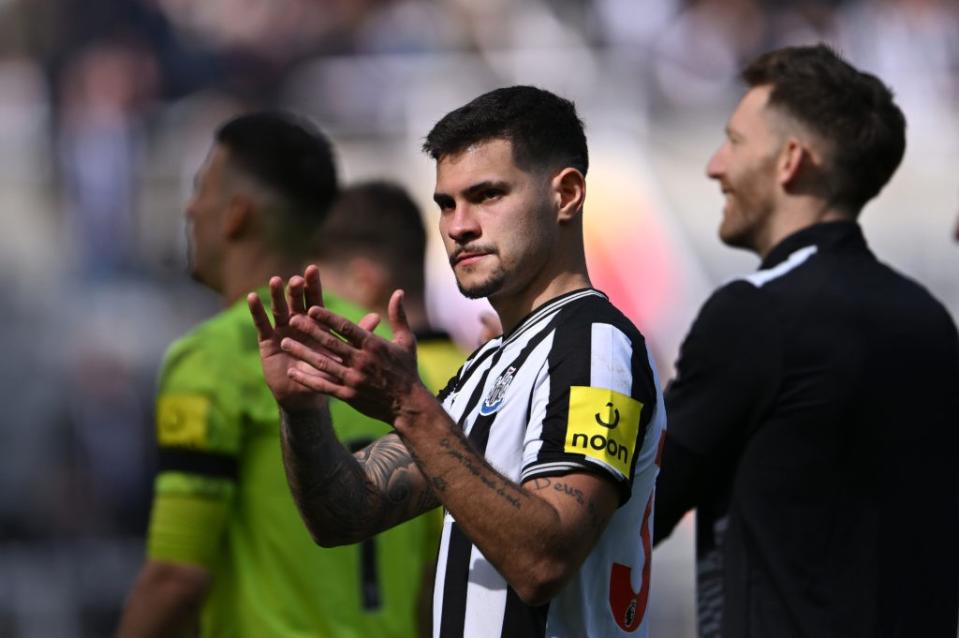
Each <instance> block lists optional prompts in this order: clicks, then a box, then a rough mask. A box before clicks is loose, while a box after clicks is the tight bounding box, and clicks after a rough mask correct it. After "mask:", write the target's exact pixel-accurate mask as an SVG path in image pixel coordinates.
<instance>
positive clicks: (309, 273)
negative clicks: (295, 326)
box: [303, 264, 323, 308]
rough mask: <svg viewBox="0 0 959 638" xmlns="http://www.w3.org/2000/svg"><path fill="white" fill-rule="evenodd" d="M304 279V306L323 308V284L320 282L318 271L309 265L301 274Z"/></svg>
mask: <svg viewBox="0 0 959 638" xmlns="http://www.w3.org/2000/svg"><path fill="white" fill-rule="evenodd" d="M303 277H304V278H305V279H306V306H307V308H309V307H310V306H323V284H322V283H321V282H320V269H319V268H317V267H316V266H314V265H313V264H310V265H309V266H307V267H306V271H305V272H304V273H303Z"/></svg>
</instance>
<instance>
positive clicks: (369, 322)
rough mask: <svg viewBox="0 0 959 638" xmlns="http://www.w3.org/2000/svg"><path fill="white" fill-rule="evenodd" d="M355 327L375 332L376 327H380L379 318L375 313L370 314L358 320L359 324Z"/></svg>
mask: <svg viewBox="0 0 959 638" xmlns="http://www.w3.org/2000/svg"><path fill="white" fill-rule="evenodd" d="M356 325H358V326H359V327H360V328H363V330H368V331H369V332H373V331H374V330H376V326H378V325H380V316H379V315H378V314H376V313H375V312H371V313H370V314H368V315H366V316H365V317H363V318H362V319H360V321H359V323H357V324H356Z"/></svg>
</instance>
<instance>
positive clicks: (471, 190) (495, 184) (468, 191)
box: [433, 179, 509, 204]
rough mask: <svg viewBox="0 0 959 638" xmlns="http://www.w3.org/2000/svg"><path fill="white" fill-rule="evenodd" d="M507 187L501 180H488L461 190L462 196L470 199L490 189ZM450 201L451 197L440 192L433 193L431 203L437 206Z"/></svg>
mask: <svg viewBox="0 0 959 638" xmlns="http://www.w3.org/2000/svg"><path fill="white" fill-rule="evenodd" d="M508 185H509V184H508V183H507V182H506V181H503V180H493V179H488V180H485V181H482V182H477V183H476V184H473V185H472V186H469V187H467V188H465V189H463V195H465V196H466V197H472V196H475V195H477V194H479V193H481V192H483V191H485V190H488V189H491V188H495V189H500V190H505V189H506V188H507V186H508ZM450 199H453V196H452V195H449V194H447V193H442V192H435V193H433V201H434V202H436V203H437V204H440V203H441V201H448V200H450Z"/></svg>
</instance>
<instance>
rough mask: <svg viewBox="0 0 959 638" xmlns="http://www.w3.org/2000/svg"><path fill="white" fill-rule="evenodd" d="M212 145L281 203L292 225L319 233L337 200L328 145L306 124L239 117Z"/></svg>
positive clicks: (268, 115) (281, 115)
mask: <svg viewBox="0 0 959 638" xmlns="http://www.w3.org/2000/svg"><path fill="white" fill-rule="evenodd" d="M215 140H216V142H217V143H218V144H220V145H222V146H224V147H225V148H226V149H227V150H228V151H229V162H230V163H231V165H232V166H234V167H236V168H237V169H239V170H240V171H241V172H243V173H244V174H246V175H248V176H249V177H252V178H253V179H254V180H256V181H257V182H259V183H260V184H262V185H263V186H265V187H267V188H268V189H270V190H271V191H273V192H275V193H276V194H277V195H279V196H280V197H281V198H282V199H283V204H284V207H285V208H286V209H287V210H288V212H289V213H290V215H289V217H290V219H289V220H288V221H290V222H291V223H292V224H293V225H295V226H298V227H302V228H311V227H318V226H319V224H320V223H321V222H322V221H323V219H324V217H325V216H326V214H327V212H328V210H329V208H330V205H331V204H332V203H333V201H334V199H335V198H336V196H337V193H338V191H339V187H338V186H337V177H336V165H335V163H334V161H333V150H332V146H331V144H330V141H329V140H328V139H327V138H326V136H325V135H323V133H321V132H320V131H319V130H318V129H317V128H316V127H314V126H313V125H312V124H310V123H309V122H308V121H307V120H305V119H303V118H300V117H297V116H295V115H293V114H290V113H285V112H282V111H261V112H257V113H248V114H245V115H240V116H239V117H236V118H234V119H232V120H229V121H228V122H226V123H224V124H223V125H222V126H220V128H219V129H217V131H216V135H215Z"/></svg>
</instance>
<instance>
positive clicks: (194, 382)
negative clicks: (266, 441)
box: [156, 341, 240, 498]
mask: <svg viewBox="0 0 959 638" xmlns="http://www.w3.org/2000/svg"><path fill="white" fill-rule="evenodd" d="M203 345H204V344H202V343H197V342H195V341H193V342H190V341H186V342H178V343H177V344H174V346H172V347H171V348H170V351H169V352H168V354H167V357H166V359H165V361H164V365H163V369H162V371H161V374H160V385H159V388H158V393H157V403H156V440H157V446H158V449H159V454H158V457H159V458H158V465H159V467H158V470H159V473H160V476H159V477H158V480H157V490H158V492H170V491H174V492H177V493H181V494H183V493H185V494H193V493H195V494H196V495H198V496H204V497H208V498H209V497H212V496H214V495H215V494H216V493H217V492H224V491H225V486H223V487H222V488H221V489H216V486H217V485H218V484H219V483H222V482H228V483H232V482H233V481H234V480H235V478H236V472H237V468H236V457H237V454H238V451H239V446H240V431H239V419H238V418H236V417H235V416H232V412H233V410H234V409H235V408H234V407H231V406H229V405H228V400H227V398H226V397H225V396H224V392H223V391H222V390H221V388H220V386H221V384H226V383H229V380H228V379H225V378H224V377H225V374H224V370H223V368H224V363H223V356H222V354H221V353H216V352H210V351H209V350H208V349H207V348H204V347H203ZM169 474H175V475H177V476H178V478H175V479H174V478H171V477H168V476H167V475H169Z"/></svg>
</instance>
